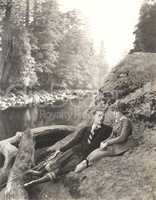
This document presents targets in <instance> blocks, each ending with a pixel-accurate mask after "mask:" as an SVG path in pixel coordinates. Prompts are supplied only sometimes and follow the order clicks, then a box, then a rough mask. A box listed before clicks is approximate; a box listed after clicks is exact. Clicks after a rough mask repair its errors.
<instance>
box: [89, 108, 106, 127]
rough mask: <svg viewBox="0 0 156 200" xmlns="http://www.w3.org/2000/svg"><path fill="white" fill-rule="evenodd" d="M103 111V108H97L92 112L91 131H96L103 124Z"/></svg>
mask: <svg viewBox="0 0 156 200" xmlns="http://www.w3.org/2000/svg"><path fill="white" fill-rule="evenodd" d="M104 114H105V109H104V108H103V107H97V108H96V109H95V112H94V118H93V124H92V129H98V128H100V127H101V125H102V124H103V120H104Z"/></svg>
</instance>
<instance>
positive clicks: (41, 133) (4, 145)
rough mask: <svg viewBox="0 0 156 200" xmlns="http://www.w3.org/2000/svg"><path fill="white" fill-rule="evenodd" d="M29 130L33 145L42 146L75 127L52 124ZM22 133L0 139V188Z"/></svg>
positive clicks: (72, 130) (67, 133) (64, 135)
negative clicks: (0, 165)
mask: <svg viewBox="0 0 156 200" xmlns="http://www.w3.org/2000/svg"><path fill="white" fill-rule="evenodd" d="M31 131H32V134H33V137H34V140H35V143H36V146H35V147H36V148H43V147H47V146H50V145H53V144H54V143H56V142H57V141H59V140H61V139H62V138H64V137H66V136H67V135H69V134H71V133H73V132H74V131H75V127H73V126H65V125H54V126H45V127H38V128H34V129H32V130H31ZM22 135H23V133H22V132H17V134H16V135H15V136H13V137H11V138H8V139H5V140H2V141H0V154H2V155H3V156H4V164H3V167H2V168H1V169H0V189H2V188H3V187H4V186H5V183H6V181H7V178H8V174H9V171H10V169H11V167H12V164H13V160H14V157H15V156H16V153H17V146H18V144H19V142H20V140H21V136H22ZM1 162H2V160H1Z"/></svg>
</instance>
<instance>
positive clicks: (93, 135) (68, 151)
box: [25, 107, 112, 187]
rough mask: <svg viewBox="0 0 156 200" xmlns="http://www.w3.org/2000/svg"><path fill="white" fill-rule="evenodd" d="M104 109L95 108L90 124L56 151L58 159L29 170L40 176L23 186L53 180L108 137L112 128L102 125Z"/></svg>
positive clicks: (67, 170)
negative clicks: (36, 169)
mask: <svg viewBox="0 0 156 200" xmlns="http://www.w3.org/2000/svg"><path fill="white" fill-rule="evenodd" d="M105 110H106V109H104V108H101V107H98V108H96V111H95V114H94V119H93V123H92V125H91V126H85V127H84V128H82V129H81V130H80V131H79V132H78V133H77V135H76V137H75V138H74V139H72V140H71V141H70V142H69V143H68V144H66V145H65V146H63V147H62V148H60V149H59V150H57V151H56V155H57V154H58V159H56V161H55V162H54V161H53V159H52V160H50V161H49V162H48V164H47V165H46V166H45V167H43V169H42V170H40V171H34V170H31V173H32V174H34V175H38V176H40V177H41V178H39V179H36V180H33V181H31V182H29V183H26V184H25V187H28V186H31V185H34V184H39V183H43V182H47V181H51V180H55V179H56V178H57V177H60V176H62V175H64V174H66V173H68V172H70V171H74V170H75V167H76V166H77V165H78V164H79V163H80V162H81V161H82V160H84V159H85V158H86V157H87V156H88V155H89V154H90V153H91V152H92V151H93V150H95V149H96V148H98V147H99V145H100V143H101V141H103V140H105V139H106V138H108V137H109V136H110V134H111V131H112V128H111V127H109V126H107V125H104V124H103V120H104V112H105Z"/></svg>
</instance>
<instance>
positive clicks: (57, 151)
mask: <svg viewBox="0 0 156 200" xmlns="http://www.w3.org/2000/svg"><path fill="white" fill-rule="evenodd" d="M61 153H62V152H61V151H60V150H56V151H55V153H54V154H52V155H51V156H50V157H49V158H48V160H51V159H54V158H56V157H57V156H58V155H59V154H61Z"/></svg>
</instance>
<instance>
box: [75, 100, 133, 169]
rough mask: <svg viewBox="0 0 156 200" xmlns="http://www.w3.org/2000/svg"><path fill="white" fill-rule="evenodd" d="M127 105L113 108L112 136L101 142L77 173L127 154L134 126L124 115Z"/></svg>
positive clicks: (81, 164)
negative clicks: (105, 160)
mask: <svg viewBox="0 0 156 200" xmlns="http://www.w3.org/2000/svg"><path fill="white" fill-rule="evenodd" d="M125 109H126V104H124V103H119V102H117V103H116V104H115V105H114V106H113V107H112V111H113V113H114V124H113V129H112V134H111V136H110V137H109V138H108V139H106V140H104V141H103V142H101V144H100V147H99V148H97V149H96V150H94V151H93V152H91V153H90V154H89V155H88V157H87V159H85V160H83V161H82V162H81V163H80V164H78V165H77V167H76V169H75V172H80V171H82V170H83V169H85V168H86V167H88V166H90V165H92V164H93V163H94V162H95V161H97V160H99V159H101V158H103V157H106V156H117V155H122V154H123V153H125V152H126V151H127V150H128V149H129V147H130V146H131V142H130V141H132V140H130V138H129V136H130V135H131V134H132V124H131V122H130V120H129V119H128V118H127V117H126V116H125V115H124V113H125Z"/></svg>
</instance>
